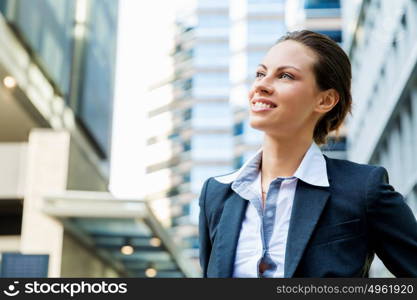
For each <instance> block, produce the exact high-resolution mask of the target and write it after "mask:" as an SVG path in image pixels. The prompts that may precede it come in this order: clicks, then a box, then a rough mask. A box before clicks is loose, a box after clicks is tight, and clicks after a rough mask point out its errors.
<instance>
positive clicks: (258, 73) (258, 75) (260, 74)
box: [256, 72, 265, 78]
mask: <svg viewBox="0 0 417 300" xmlns="http://www.w3.org/2000/svg"><path fill="white" fill-rule="evenodd" d="M262 76H265V74H264V73H261V72H256V78H260V77H262Z"/></svg>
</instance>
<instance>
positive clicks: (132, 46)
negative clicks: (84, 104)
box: [109, 0, 194, 198]
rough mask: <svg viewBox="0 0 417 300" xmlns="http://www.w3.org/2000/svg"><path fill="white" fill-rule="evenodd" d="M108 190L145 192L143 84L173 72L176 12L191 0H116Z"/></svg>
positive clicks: (122, 195)
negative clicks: (114, 63)
mask: <svg viewBox="0 0 417 300" xmlns="http://www.w3.org/2000/svg"><path fill="white" fill-rule="evenodd" d="M119 3H120V6H119V24H118V26H119V28H118V45H117V46H118V50H117V51H118V52H117V59H116V61H117V63H116V64H117V65H116V78H115V98H114V115H113V138H112V139H113V140H112V155H111V174H110V186H109V188H110V191H111V192H112V193H113V194H114V195H115V196H116V197H120V198H141V197H143V196H144V194H145V189H144V188H143V183H144V182H145V181H144V156H145V151H144V150H145V139H144V137H145V136H146V124H145V116H146V115H145V113H146V101H152V99H149V97H147V90H148V87H149V85H150V84H151V83H154V82H156V81H158V80H162V79H164V78H167V77H168V76H169V74H170V72H171V59H170V57H169V52H170V50H171V47H172V37H173V30H174V28H173V21H174V17H175V13H176V12H178V11H181V10H183V9H184V8H186V7H189V6H190V5H192V4H193V3H194V1H193V0H168V1H167V0H152V1H137V0H120V2H119Z"/></svg>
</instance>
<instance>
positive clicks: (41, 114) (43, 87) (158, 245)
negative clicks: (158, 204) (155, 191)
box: [0, 0, 190, 277]
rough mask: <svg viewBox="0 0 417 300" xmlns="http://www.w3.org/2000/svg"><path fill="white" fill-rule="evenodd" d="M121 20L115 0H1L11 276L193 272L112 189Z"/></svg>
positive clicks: (7, 272)
mask: <svg viewBox="0 0 417 300" xmlns="http://www.w3.org/2000/svg"><path fill="white" fill-rule="evenodd" d="M117 24H118V1H114V0H77V1H73V0H62V1H54V0H33V1H24V0H1V1H0V79H1V83H0V165H1V166H2V168H1V170H0V223H1V226H0V227H1V232H0V252H1V254H2V255H1V274H0V276H15V277H32V276H33V277H73V276H77V277H118V276H145V275H146V274H145V273H146V271H147V270H149V269H151V271H152V272H151V273H153V276H155V275H156V274H155V270H156V268H158V269H159V270H160V271H161V272H159V274H160V275H161V274H162V275H165V276H170V275H172V276H181V275H184V274H187V275H189V274H190V272H188V271H187V267H186V266H185V263H184V262H183V260H182V259H181V258H180V257H179V256H178V255H177V252H176V250H175V247H174V246H173V244H172V243H171V241H170V240H169V236H167V234H166V233H165V232H164V231H163V229H162V227H161V225H160V224H159V223H158V221H157V219H156V218H155V216H154V215H153V213H152V210H151V209H150V207H149V206H148V204H147V203H145V202H143V201H139V200H137V201H134V200H128V199H126V200H120V199H115V198H114V197H113V196H112V195H111V194H110V193H109V192H108V181H109V157H110V143H111V123H112V111H113V90H114V76H115V63H116V61H115V56H116V37H117ZM139 249H140V251H137V250H139ZM135 250H136V251H135ZM128 252H129V253H128ZM127 266H129V267H127ZM151 275H152V274H151Z"/></svg>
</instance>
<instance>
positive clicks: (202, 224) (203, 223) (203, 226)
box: [198, 179, 211, 278]
mask: <svg viewBox="0 0 417 300" xmlns="http://www.w3.org/2000/svg"><path fill="white" fill-rule="evenodd" d="M209 181H210V179H207V180H206V182H204V185H203V188H202V190H201V194H200V199H199V201H198V203H199V206H200V213H199V222H198V236H199V256H200V266H201V269H202V271H203V277H204V278H206V277H207V266H208V261H209V258H210V253H211V241H210V235H209V228H208V223H207V217H206V207H205V206H206V205H205V202H206V193H207V186H208V182H209Z"/></svg>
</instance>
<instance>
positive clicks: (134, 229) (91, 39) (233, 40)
mask: <svg viewBox="0 0 417 300" xmlns="http://www.w3.org/2000/svg"><path fill="white" fill-rule="evenodd" d="M132 1H133V0H121V1H120V3H125V4H126V3H128V2H130V3H133V2H132ZM158 1H159V2H158ZM162 1H165V0H156V1H154V2H155V3H152V4H149V3H147V4H146V6H145V4H141V5H142V6H140V5H139V4H138V6H137V7H140V8H141V9H142V10H143V11H144V12H143V13H142V14H141V15H140V17H139V10H140V9H139V8H138V11H137V12H133V13H132V14H131V15H130V17H131V18H132V19H135V20H139V19H143V20H144V21H143V23H139V22H138V23H128V22H127V23H126V24H127V25H125V27H124V28H123V29H122V30H123V31H120V28H118V27H119V25H120V19H119V18H120V16H121V15H120V7H121V6H122V5H119V1H115V0H60V1H55V0H31V1H29V0H0V80H1V82H0V165H1V166H2V169H1V170H0V224H1V226H0V253H1V270H0V276H13V275H15V276H18V277H19V276H20V277H22V274H24V275H25V277H30V276H37V277H46V276H49V277H64V276H65V277H71V276H80V277H108V276H109V277H118V276H137V277H143V276H148V277H154V276H157V277H183V276H197V275H198V272H197V270H198V230H197V222H198V213H199V211H198V210H199V208H198V197H199V194H200V191H201V187H202V184H203V182H204V180H205V179H207V178H208V177H210V176H216V175H220V174H226V173H229V172H231V171H233V170H235V169H237V168H239V167H240V166H241V165H242V164H243V162H244V161H246V160H247V159H248V157H249V156H251V155H252V154H253V153H254V152H255V151H256V150H257V149H258V148H259V147H260V145H261V142H262V135H261V133H260V132H258V131H256V130H254V129H252V128H251V127H250V126H249V123H248V106H247V104H248V103H247V93H248V90H249V88H250V86H251V84H252V81H253V79H254V76H255V70H256V67H257V65H258V64H259V63H260V62H261V60H262V58H263V56H264V55H265V54H266V52H267V51H268V49H269V48H270V47H271V46H272V45H273V44H274V43H275V42H276V40H277V39H278V38H279V37H280V36H281V35H283V34H284V33H285V32H286V31H287V30H296V29H304V28H306V29H310V30H314V31H317V32H321V33H324V34H326V35H328V36H330V37H331V38H332V39H334V40H335V41H336V42H338V43H340V44H341V45H342V46H343V47H344V49H345V51H346V52H347V53H348V55H349V56H350V58H351V62H352V71H353V82H352V84H353V85H352V92H353V116H351V117H348V119H347V122H346V126H343V127H342V129H341V130H340V132H339V133H338V135H337V134H336V133H335V132H332V133H331V134H330V139H329V143H328V144H326V145H324V146H322V150H323V152H324V153H325V154H326V155H328V156H330V157H334V158H348V159H350V160H352V161H356V162H361V163H370V164H378V165H383V166H384V167H386V168H387V169H388V171H389V175H390V183H391V184H392V185H393V186H394V187H395V189H397V190H398V191H399V192H401V193H402V194H403V195H404V196H405V197H406V199H407V202H408V203H409V205H410V206H411V207H412V209H413V210H414V212H415V213H416V212H417V187H416V182H417V174H415V171H414V170H415V169H417V162H416V159H415V158H414V157H413V153H414V152H415V151H416V150H417V139H416V136H417V105H416V103H417V80H416V72H417V71H416V61H417V32H416V31H417V29H416V28H417V3H416V1H413V0H401V1H390V0H352V1H350V0H349V1H348V0H342V1H340V0H258V1H252V0H227V1H220V0H218V1H214V0H175V1H172V2H171V1H170V2H169V3H170V4H169V5H170V8H169V9H172V8H173V7H175V6H176V11H178V12H180V13H179V14H177V15H176V18H175V21H174V19H173V20H172V21H173V22H172V24H171V23H169V22H171V20H169V19H168V18H166V15H163V16H162V15H161V17H159V18H154V17H153V16H154V15H153V14H158V13H159V14H162V13H161V12H160V5H161V3H164V5H166V8H167V10H168V2H162ZM150 6H152V11H149V12H148V9H149V7H150ZM124 7H125V10H126V9H128V6H127V5H126V6H124ZM146 15H149V16H148V17H147V16H146ZM123 16H127V14H124V15H123ZM164 22H165V23H164ZM168 23H169V25H168ZM132 24H135V25H132ZM138 24H139V25H138ZM164 26H165V27H164ZM158 28H164V29H161V30H160V31H158ZM162 31H163V32H162ZM138 32H140V34H139V33H138ZM121 33H123V34H124V39H125V43H124V44H123V46H124V51H123V52H122V54H123V55H125V53H127V52H126V50H125V49H126V48H132V47H133V46H132V45H133V44H134V41H137V44H138V45H139V46H138V47H137V48H136V50H135V51H132V52H131V53H130V55H131V56H130V57H127V58H125V57H124V58H123V59H124V64H128V65H129V70H130V71H131V73H130V74H129V75H126V74H125V72H126V70H125V69H122V68H121V69H120V70H122V71H120V72H123V73H119V74H118V73H117V72H116V59H115V58H116V53H117V51H116V49H117V48H118V45H117V43H118V37H119V34H121ZM163 39H164V41H163V42H164V43H163V44H162V40H163ZM127 41H128V42H127ZM117 50H118V51H119V49H117ZM141 56H143V59H142V60H141V64H139V63H137V62H138V60H135V59H133V57H135V58H136V57H141ZM162 56H164V57H162ZM118 58H120V56H118ZM162 61H164V63H162ZM365 62H366V64H365ZM135 63H136V64H135ZM145 63H146V67H145V66H144V65H145ZM168 65H169V66H168ZM140 75H141V76H142V77H140ZM116 77H117V78H119V82H122V83H123V81H124V83H126V81H128V79H129V80H131V83H132V84H131V85H130V86H129V88H130V89H128V90H127V91H125V93H124V94H123V96H120V98H123V99H125V98H126V97H127V96H126V95H127V94H129V95H135V97H136V95H138V93H137V92H138V89H139V85H140V84H142V85H143V86H145V85H146V84H149V86H147V88H149V89H148V91H147V92H146V93H144V94H143V95H140V96H138V97H137V99H135V101H137V103H145V105H144V106H146V109H144V111H146V117H145V119H144V120H142V121H137V123H136V119H138V118H139V113H140V112H139V111H138V110H141V108H138V107H137V106H135V108H134V109H133V108H131V107H132V106H131V105H132V104H131V103H130V104H129V103H128V102H124V101H123V99H119V100H118V101H119V105H120V106H123V105H124V106H126V107H127V108H126V107H125V109H124V112H123V114H119V116H118V120H119V123H123V122H122V121H123V120H130V122H125V123H126V124H125V127H123V128H120V129H118V131H116V132H117V134H119V135H120V133H121V131H125V132H127V133H124V134H125V136H126V138H125V140H124V141H123V142H120V141H121V140H119V142H120V143H119V144H118V145H117V147H114V140H115V139H114V136H112V135H113V134H112V132H113V131H114V126H113V129H112V125H113V124H112V123H113V121H112V120H113V115H114V114H115V113H114V103H113V102H114V101H113V98H114V94H115V92H114V91H115V90H117V88H118V87H119V89H125V87H126V86H127V85H123V84H122V83H119V84H118V85H117V84H116V82H115V78H116ZM146 77H151V78H149V79H147V78H146ZM120 78H121V79H120ZM145 79H147V80H146V84H145V83H143V82H140V81H145ZM116 99H117V97H116ZM116 115H117V114H116ZM143 115H145V114H143ZM133 120H135V123H133ZM132 124H135V125H132ZM338 136H339V138H337V137H338ZM140 139H143V140H144V141H145V142H144V144H146V146H145V147H144V148H146V153H142V152H141V151H137V152H134V151H132V152H122V151H119V150H118V156H117V159H116V160H113V154H114V153H113V151H114V149H122V148H125V149H128V148H129V149H134V147H132V143H133V142H132V140H140ZM123 153H128V154H127V155H126V154H123ZM123 155H124V156H125V157H122V156H123ZM120 157H122V158H120ZM138 161H140V162H141V164H142V165H143V173H144V174H143V180H142V179H141V177H138V179H136V178H135V176H136V175H137V173H138V172H137V170H136V168H137V166H138V165H139V164H137V163H136V162H138ZM122 162H123V163H124V169H123V168H121V169H120V167H118V166H119V165H120V164H121V163H122ZM110 163H112V170H114V169H117V168H119V171H118V172H119V173H118V177H119V179H118V181H119V182H123V181H126V182H127V181H128V182H129V184H130V189H131V191H133V190H137V191H140V193H138V194H141V195H143V197H142V196H140V197H115V196H114V194H113V193H111V192H109V178H110V174H111V172H110V171H111V170H110ZM116 163H117V164H119V165H115V164H116ZM128 169H129V170H128ZM130 169H135V170H134V172H132V171H131V170H130ZM120 170H121V171H120ZM123 173H126V174H125V175H124V174H123ZM127 174H129V175H127ZM132 174H133V175H132ZM128 176H129V178H127V177H128ZM404 178H406V180H404ZM118 191H119V192H120V191H121V190H120V188H119V189H118ZM120 194H123V193H120ZM196 267H197V268H196ZM371 276H377V277H384V276H392V275H391V274H390V273H389V272H388V271H387V270H386V269H385V268H384V267H383V264H382V263H381V262H380V261H379V260H378V259H377V260H376V261H375V263H374V264H373V266H372V272H371Z"/></svg>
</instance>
